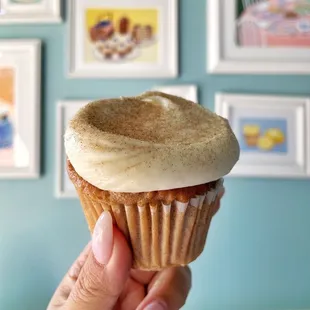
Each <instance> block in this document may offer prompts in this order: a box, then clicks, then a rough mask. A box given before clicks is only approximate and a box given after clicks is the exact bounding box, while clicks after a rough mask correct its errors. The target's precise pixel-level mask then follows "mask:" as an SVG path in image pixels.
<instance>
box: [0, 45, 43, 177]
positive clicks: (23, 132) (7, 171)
mask: <svg viewBox="0 0 310 310" xmlns="http://www.w3.org/2000/svg"><path fill="white" fill-rule="evenodd" d="M0 55H1V57H0V178H1V179H12V178H37V177H39V174H40V158H39V157H40V89H41V85H40V75H41V74H40V73H41V72H40V71H41V68H40V65H41V59H40V55H41V42H40V41H39V40H0Z"/></svg>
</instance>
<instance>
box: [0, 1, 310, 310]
mask: <svg viewBox="0 0 310 310" xmlns="http://www.w3.org/2000/svg"><path fill="white" fill-rule="evenodd" d="M205 2H206V1H205V0H195V1H188V0H181V1H180V44H179V45H180V77H179V78H178V79H177V80H175V81H174V80H145V79H144V80H141V81H136V80H86V79H81V80H69V79H67V78H66V76H65V72H66V65H67V64H66V60H65V58H66V57H65V56H66V50H67V48H66V43H67V41H68V38H67V37H66V30H67V26H68V23H67V21H66V22H65V24H61V25H52V26H48V25H33V26H30V25H28V26H24V25H20V26H1V27H0V37H1V38H40V39H42V40H43V41H44V49H43V81H42V92H43V95H42V128H43V130H42V133H41V139H42V158H43V160H42V177H41V178H40V179H39V180H32V181H25V180H15V181H13V180H12V181H6V180H2V181H0V196H1V202H0V309H3V310H10V309H17V310H19V309H23V310H42V309H45V308H46V305H47V303H48V301H49V299H50V297H51V295H52V293H53V291H54V290H55V288H56V286H57V285H58V283H59V281H60V280H61V278H62V276H63V275H64V273H65V272H66V271H67V268H68V267H69V266H70V264H71V263H72V262H73V261H74V259H75V258H76V256H77V255H78V253H79V252H80V251H81V250H82V249H83V247H84V245H85V244H86V242H87V241H88V240H89V237H90V236H89V233H88V231H87V227H86V223H85V221H84V217H83V214H82V211H81V209H80V207H79V202H78V201H76V200H57V199H56V198H55V197H54V187H55V186H54V184H55V170H56V159H55V157H56V153H55V138H56V137H55V130H56V102H57V101H58V100H60V99H88V98H96V97H100V96H102V97H114V96H120V95H135V94H137V93H139V92H142V91H145V90H146V89H148V88H151V87H153V86H155V85H165V84H169V83H170V84H174V83H188V82H189V83H196V84H197V85H198V86H199V88H200V102H201V104H203V105H204V106H205V107H208V108H211V109H213V107H214V94H215V92H218V91H227V92H241V93H242V92H245V93H268V94H282V95H283V94H284V95H285V94H288V95H295V94H296V95H309V93H310V77H309V76H303V77H299V76H297V77H296V76H295V77H292V76H280V77H278V76H211V75H207V74H206V72H205V67H206V47H205V45H206V44H205V41H206V29H205V28H206V26H205V25H206V16H205V11H206V3H205ZM25 83H27V81H25ZM226 188H227V195H226V197H225V199H224V202H223V205H222V209H221V210H220V212H219V213H218V215H217V216H216V218H215V219H214V221H213V224H212V228H211V231H210V234H209V237H208V242H207V246H206V249H205V251H204V253H203V255H202V256H201V257H200V258H199V259H198V260H197V261H196V262H195V263H193V264H192V270H193V289H192V292H191V295H190V297H189V299H188V302H187V305H186V306H185V307H184V309H186V310H187V309H188V310H190V309H208V310H234V309H236V310H237V309H238V310H267V309H274V310H276V309H278V310H284V309H285V310H288V309H310V264H309V262H310V242H309V236H310V224H309V222H310V193H309V188H310V182H309V181H306V180H305V181H295V180H266V179H256V180H254V179H227V180H226Z"/></svg>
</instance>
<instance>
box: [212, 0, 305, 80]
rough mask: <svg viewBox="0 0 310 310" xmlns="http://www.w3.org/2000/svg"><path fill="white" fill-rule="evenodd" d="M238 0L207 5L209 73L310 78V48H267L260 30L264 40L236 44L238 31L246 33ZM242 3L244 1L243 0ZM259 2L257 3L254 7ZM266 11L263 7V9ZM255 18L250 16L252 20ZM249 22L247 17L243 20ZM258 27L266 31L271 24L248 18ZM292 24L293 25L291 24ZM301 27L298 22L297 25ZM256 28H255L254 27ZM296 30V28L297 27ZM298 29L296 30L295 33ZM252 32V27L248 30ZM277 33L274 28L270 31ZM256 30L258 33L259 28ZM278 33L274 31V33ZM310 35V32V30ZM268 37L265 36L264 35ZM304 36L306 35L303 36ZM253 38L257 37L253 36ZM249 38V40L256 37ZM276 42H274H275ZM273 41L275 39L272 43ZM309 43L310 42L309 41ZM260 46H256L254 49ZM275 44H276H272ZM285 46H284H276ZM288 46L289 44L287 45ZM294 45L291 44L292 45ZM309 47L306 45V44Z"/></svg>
mask: <svg viewBox="0 0 310 310" xmlns="http://www.w3.org/2000/svg"><path fill="white" fill-rule="evenodd" d="M236 1H238V0H208V3H207V13H206V14H207V20H208V22H207V29H208V31H207V54H208V56H207V72H208V73H213V74H309V73H310V46H309V48H308V47H307V48H305V47H303V48H297V47H288V46H285V45H284V43H273V44H275V45H274V47H272V48H270V46H271V45H268V46H266V44H267V43H266V42H265V41H266V40H267V39H266V38H268V37H266V36H265V37H262V35H261V32H260V28H259V30H258V32H255V34H257V33H258V34H259V35H258V36H257V37H258V39H259V40H260V41H259V42H261V43H259V44H261V45H259V46H258V47H257V43H256V42H254V43H253V42H251V43H248V44H252V45H248V46H246V47H245V46H239V44H237V42H236V38H237V30H236V29H243V28H237V23H238V27H241V26H242V25H241V24H240V23H241V22H242V20H241V17H240V20H238V21H237V12H236V11H237V2H236ZM239 1H242V0H239ZM254 2H255V3H254ZM261 2H262V3H259V1H257V0H255V1H252V0H250V1H244V3H254V4H253V5H261V6H264V5H265V6H266V5H268V3H267V2H266V1H261ZM262 9H263V7H262ZM249 16H251V15H250V13H249V14H248V17H249ZM242 18H243V19H244V18H245V15H243V16H242ZM248 21H249V22H251V25H252V24H253V25H254V26H255V27H258V26H257V25H259V27H265V28H264V29H263V30H262V31H266V30H265V29H267V27H269V24H267V23H266V22H265V23H258V21H257V20H256V19H254V20H253V19H251V18H248ZM290 22H291V21H290ZM296 23H297V21H296ZM254 26H253V27H254ZM295 28H296V27H295ZM295 28H294V29H295ZM244 29H245V28H244ZM246 29H250V27H246ZM251 29H252V28H251ZM268 29H273V28H268ZM254 30H257V28H255V29H254ZM273 31H274V30H273ZM309 31H310V29H309ZM264 33H265V32H264ZM301 35H302V34H301ZM252 36H253V35H252ZM252 36H250V35H248V37H250V38H251V37H252ZM273 39H274V38H273ZM270 40H271V39H270ZM307 40H310V37H308V39H307ZM253 44H256V45H253ZM268 44H272V43H268ZM276 44H283V45H276ZM286 44H287V43H286ZM290 44H291V43H290ZM305 44H306V43H305Z"/></svg>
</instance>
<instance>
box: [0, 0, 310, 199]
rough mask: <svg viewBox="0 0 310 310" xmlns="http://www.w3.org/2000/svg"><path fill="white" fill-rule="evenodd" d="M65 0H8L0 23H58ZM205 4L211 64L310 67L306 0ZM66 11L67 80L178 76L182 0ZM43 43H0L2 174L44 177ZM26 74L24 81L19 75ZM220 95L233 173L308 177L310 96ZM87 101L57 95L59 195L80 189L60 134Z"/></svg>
mask: <svg viewBox="0 0 310 310" xmlns="http://www.w3.org/2000/svg"><path fill="white" fill-rule="evenodd" d="M60 6H61V3H60V0H58V1H57V0H11V1H5V2H4V5H3V6H2V7H1V10H2V15H1V18H0V23H10V24H12V23H30V22H31V23H38V24H39V23H43V22H51V23H54V22H55V23H56V22H58V23H59V22H62V17H61V10H60ZM206 7H207V14H206V15H207V16H206V17H208V18H207V19H206V20H207V21H208V23H209V27H208V33H207V39H206V42H207V46H208V50H207V51H208V53H207V57H206V58H207V59H201V63H203V62H204V61H205V60H206V62H207V72H209V73H211V74H232V73H234V74H250V73H251V74H284V73H285V74H288V73H291V74H293V73H300V74H307V73H308V74H309V73H310V2H309V1H306V0H296V1H294V0H290V1H288V0H287V1H286V0H283V1H280V0H269V1H267V0H234V1H231V0H209V1H208V2H207V6H206ZM67 15H68V32H67V34H66V36H67V40H66V42H67V46H66V49H67V50H68V52H67V59H66V66H67V67H66V70H64V71H65V72H66V74H67V76H66V77H67V78H68V79H69V78H84V79H88V78H95V79H108V78H113V79H118V78H121V79H126V78H127V79H132V78H153V79H156V78H162V77H166V78H168V79H170V80H171V79H173V78H176V77H177V76H178V72H179V69H178V38H179V36H181V35H182V33H179V31H178V19H179V17H178V1H177V0H172V1H169V2H167V1H165V0H150V1H148V2H147V3H145V1H142V0H134V1H130V3H129V4H128V2H127V1H126V0H113V1H112V0H111V1H110V0H109V1H105V2H104V3H103V2H102V1H99V0H88V1H86V0H80V1H74V0H71V1H69V2H68V14H67ZM171 21H173V22H171ZM201 39H203V38H201ZM40 46H41V42H40V41H39V40H37V39H35V38H33V39H32V40H16V39H14V40H13V39H12V40H2V41H0V53H1V55H2V57H1V58H0V79H1V83H0V154H1V158H0V177H1V178H19V177H20V178H26V177H29V178H33V177H38V176H39V163H40V158H39V157H40V156H39V155H40V154H39V149H40V138H41V139H42V137H40V135H39V131H40V120H39V115H40V88H41V85H40V75H41V68H40V49H41V47H40ZM25 59H27V61H25ZM207 72H206V74H207ZM26 78H27V79H28V85H27V87H26V86H25V84H23V83H21V81H22V80H23V79H26ZM152 89H153V90H159V91H165V92H167V93H171V94H175V95H180V96H182V97H185V98H187V99H189V100H192V101H194V102H199V100H198V89H197V86H196V85H195V84H186V85H177V84H173V82H170V83H168V84H167V85H154V87H153V88H152ZM21 98H27V110H28V111H27V113H28V115H29V118H30V119H31V122H30V124H31V125H30V126H28V125H27V127H26V124H25V122H24V118H23V117H22V115H23V113H25V109H26V107H25V100H21ZM214 100H215V102H216V112H217V113H218V114H220V115H222V116H223V117H225V118H227V119H228V120H229V122H230V123H231V125H232V127H233V129H234V131H235V133H236V136H237V138H238V140H239V142H240V145H241V159H240V162H239V164H238V165H237V166H236V167H235V169H234V170H233V171H232V173H231V176H235V177H236V176H240V177H244V176H247V177H278V178H308V177H310V155H309V153H310V151H309V145H308V144H309V137H310V132H309V125H308V122H307V121H306V120H307V119H309V117H310V114H309V109H310V107H309V104H310V103H309V102H310V101H309V99H308V98H299V97H293V96H291V97H285V96H281V94H276V95H274V96H267V95H266V96H263V95H260V96H258V95H255V94H253V95H243V94H241V93H238V94H225V93H221V94H217V96H216V98H214ZM89 101H90V100H89ZM87 102H88V101H85V100H83V101H79V100H70V99H69V100H63V99H62V98H59V103H58V106H57V111H58V113H57V120H56V121H57V134H56V141H57V143H56V150H57V151H56V153H57V154H56V157H55V158H56V161H57V171H56V177H55V178H56V196H57V197H59V198H64V197H75V196H76V194H75V191H74V188H73V187H72V185H71V183H70V182H69V181H68V178H67V177H66V172H65V152H64V148H63V143H62V136H63V134H64V131H65V128H66V125H67V123H68V121H69V119H70V118H71V117H72V115H73V114H74V113H75V112H76V111H77V110H78V109H79V108H80V107H82V106H83V105H85V104H86V103H87Z"/></svg>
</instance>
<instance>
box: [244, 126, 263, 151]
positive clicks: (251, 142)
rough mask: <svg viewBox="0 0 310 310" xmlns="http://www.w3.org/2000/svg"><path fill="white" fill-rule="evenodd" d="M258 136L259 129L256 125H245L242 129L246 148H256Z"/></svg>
mask: <svg viewBox="0 0 310 310" xmlns="http://www.w3.org/2000/svg"><path fill="white" fill-rule="evenodd" d="M259 136H260V127H259V126H258V125H245V126H244V127H243V137H244V140H245V143H246V144H247V145H248V146H256V145H257V141H258V138H259Z"/></svg>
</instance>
